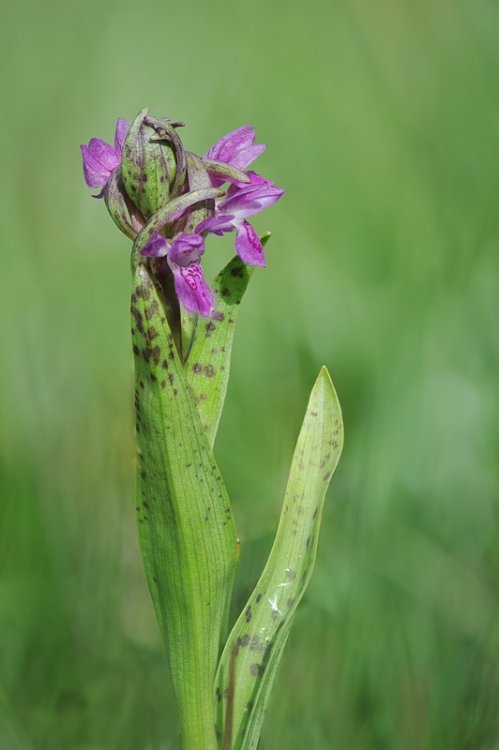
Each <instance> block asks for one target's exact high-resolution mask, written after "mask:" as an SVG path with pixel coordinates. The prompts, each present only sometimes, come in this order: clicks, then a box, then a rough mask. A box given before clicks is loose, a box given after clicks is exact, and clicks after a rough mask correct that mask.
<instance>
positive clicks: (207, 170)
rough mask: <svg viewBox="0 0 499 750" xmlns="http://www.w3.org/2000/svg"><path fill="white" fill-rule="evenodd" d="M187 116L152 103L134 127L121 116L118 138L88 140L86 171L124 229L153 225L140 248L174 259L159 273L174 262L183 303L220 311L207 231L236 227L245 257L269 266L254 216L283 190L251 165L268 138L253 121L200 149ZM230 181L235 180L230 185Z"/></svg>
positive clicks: (205, 310) (192, 308)
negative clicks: (189, 137)
mask: <svg viewBox="0 0 499 750" xmlns="http://www.w3.org/2000/svg"><path fill="white" fill-rule="evenodd" d="M181 124H182V123H176V122H171V121H170V120H168V119H162V120H156V119H154V118H151V117H149V116H148V115H147V114H146V112H145V111H143V112H141V113H140V114H139V115H138V117H137V118H136V120H135V121H134V123H133V124H132V126H131V127H130V126H129V124H128V122H127V121H126V120H123V119H121V118H120V119H118V120H117V122H116V131H115V136H114V146H112V145H110V144H109V143H106V142H105V141H103V140H101V139H100V138H92V139H91V140H90V142H89V143H88V145H87V146H84V145H82V146H81V152H82V156H83V172H84V176H85V181H86V183H87V185H88V186H89V187H91V188H100V189H101V190H100V192H99V193H98V194H97V195H96V196H95V197H96V198H104V199H105V200H106V203H107V205H108V208H109V211H110V213H111V215H112V216H113V218H114V219H115V221H116V223H117V224H118V226H119V227H120V228H121V229H122V230H123V231H124V232H125V234H127V235H128V236H129V237H132V238H135V237H136V236H137V234H139V233H140V232H141V231H143V230H144V229H145V230H146V231H145V234H142V237H146V241H144V242H142V243H141V246H140V254H141V255H142V256H144V257H150V258H164V259H165V261H166V263H167V266H166V265H164V264H163V268H162V269H161V270H160V273H161V272H162V273H165V272H166V273H168V270H167V269H169V270H170V272H171V273H172V274H173V279H174V285H175V291H176V294H177V297H178V299H179V301H180V302H181V304H182V305H183V306H184V308H185V309H186V310H187V311H188V312H191V313H199V314H200V315H203V316H205V317H207V316H209V315H211V313H212V312H213V292H212V290H211V289H210V287H209V286H208V284H207V283H206V281H205V279H204V275H203V270H202V267H201V262H200V259H201V256H202V255H203V253H204V251H205V237H206V235H208V234H216V235H221V234H223V233H225V232H232V231H234V232H235V233H236V239H235V247H236V252H237V254H238V255H239V257H240V258H241V260H243V261H244V262H245V263H247V264H248V265H252V266H265V256H264V252H263V247H262V243H261V241H260V238H259V237H258V234H257V233H256V232H255V230H254V228H253V227H252V225H251V224H250V223H249V221H248V219H249V218H250V217H252V216H255V215H256V214H257V213H259V212H260V211H261V210H263V209H264V208H267V207H268V206H271V205H272V204H273V203H275V202H276V201H278V200H279V198H280V197H281V196H282V195H283V193H284V190H281V189H280V188H278V187H276V185H274V183H272V182H271V181H270V180H266V179H264V178H263V177H261V176H260V175H259V174H257V173H256V172H253V171H247V172H245V171H244V170H246V168H247V167H248V166H249V165H250V164H251V163H252V162H253V161H254V160H255V159H256V158H257V157H258V156H260V154H261V153H262V152H263V151H264V150H265V145H264V144H256V143H255V131H254V129H253V128H252V127H251V126H250V125H245V126H243V127H241V128H238V129H237V130H233V131H232V132H230V133H227V135H225V136H223V138H221V139H220V140H219V141H217V142H216V143H215V144H214V145H213V146H211V148H210V149H208V151H207V153H206V154H205V155H204V156H202V157H200V156H197V155H196V154H194V153H192V152H186V151H185V150H184V147H183V145H182V142H181V140H180V138H179V137H178V134H177V132H176V131H177V128H178V127H180V125H181ZM160 144H162V145H163V146H164V148H163V149H162V150H161V149H160V148H159V146H160ZM150 152H152V153H150ZM154 155H155V156H156V159H155V161H154V168H153V169H150V164H151V162H150V159H151V156H152V158H153V159H154ZM137 181H138V185H137ZM151 183H152V184H151ZM225 183H229V188H228V189H227V190H225V191H224V190H222V189H221V186H222V185H223V184H225ZM214 191H216V192H214ZM190 196H191V197H192V200H190V199H189V197H190ZM180 197H182V200H183V202H182V204H181V207H180V209H179V211H178V212H177V213H173V215H171V214H170V215H168V214H166V217H163V218H162V219H161V220H160V221H159V222H157V221H155V220H154V213H155V212H156V211H158V209H160V208H164V205H165V203H166V202H171V201H173V200H175V199H176V198H180ZM137 199H138V200H137ZM131 203H132V204H133V203H135V205H133V206H131ZM163 219H164V220H163ZM148 224H149V227H150V226H152V227H153V229H154V231H153V232H152V233H149V230H148Z"/></svg>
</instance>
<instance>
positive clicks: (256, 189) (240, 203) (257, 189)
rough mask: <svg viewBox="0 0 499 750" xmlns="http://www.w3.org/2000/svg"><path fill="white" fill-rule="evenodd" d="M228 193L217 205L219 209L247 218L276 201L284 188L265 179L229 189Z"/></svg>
mask: <svg viewBox="0 0 499 750" xmlns="http://www.w3.org/2000/svg"><path fill="white" fill-rule="evenodd" d="M228 194H229V197H228V198H226V199H225V200H224V201H222V202H221V203H220V205H219V206H218V208H219V210H220V211H222V212H224V213H229V214H234V216H235V217H236V219H247V218H249V217H250V216H254V215H255V214H257V213H259V211H262V210H263V209H264V208H268V207H269V206H272V205H273V204H274V203H276V202H277V201H278V200H279V198H281V196H282V195H284V190H282V189H281V188H278V187H277V186H276V185H274V184H273V183H272V182H270V181H267V180H266V181H265V184H261V185H250V186H248V187H242V188H239V190H236V191H232V190H229V193H228Z"/></svg>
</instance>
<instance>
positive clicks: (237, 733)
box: [215, 368, 343, 750]
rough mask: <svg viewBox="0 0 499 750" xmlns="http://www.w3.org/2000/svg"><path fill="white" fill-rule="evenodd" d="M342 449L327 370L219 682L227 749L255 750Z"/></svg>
mask: <svg viewBox="0 0 499 750" xmlns="http://www.w3.org/2000/svg"><path fill="white" fill-rule="evenodd" d="M342 447H343V422H342V417H341V409H340V405H339V402H338V398H337V395H336V392H335V390H334V386H333V384H332V382H331V378H330V377H329V373H328V371H327V370H326V368H322V370H321V372H320V374H319V377H318V378H317V380H316V382H315V385H314V387H313V389H312V393H311V395H310V400H309V403H308V408H307V412H306V414H305V419H304V421H303V425H302V428H301V431H300V435H299V437H298V442H297V445H296V448H295V452H294V455H293V461H292V464H291V471H290V475H289V479H288V484H287V487H286V493H285V497H284V503H283V507H282V511H281V518H280V521H279V526H278V529H277V533H276V537H275V541H274V545H273V547H272V551H271V553H270V555H269V558H268V560H267V564H266V566H265V569H264V571H263V573H262V575H261V577H260V580H259V581H258V583H257V585H256V587H255V589H254V591H253V593H252V594H251V596H250V598H249V600H248V602H247V604H246V606H245V607H244V609H243V611H242V613H241V615H240V616H239V619H238V620H237V622H236V624H235V625H234V627H233V629H232V632H231V634H230V636H229V638H228V640H227V643H226V645H225V648H224V651H223V654H222V657H221V659H220V664H219V668H218V672H217V678H216V682H215V686H216V690H215V695H216V697H217V698H218V714H217V721H218V727H219V732H220V734H221V735H222V736H223V735H224V733H225V736H224V740H223V744H222V747H223V750H255V749H256V747H257V745H258V741H259V737H260V732H261V726H262V722H263V715H264V711H265V708H266V704H267V701H268V697H269V695H270V691H271V688H272V685H273V682H274V677H275V674H276V670H277V667H278V665H279V662H280V658H281V655H282V652H283V649H284V646H285V644H286V641H287V638H288V635H289V632H290V628H291V624H292V619H293V615H294V613H295V611H296V608H297V606H298V603H299V601H300V599H301V598H302V596H303V594H304V592H305V589H306V588H307V585H308V582H309V580H310V577H311V575H312V570H313V567H314V563H315V557H316V551H317V540H318V535H319V527H320V522H321V514H322V508H323V504H324V498H325V495H326V491H327V488H328V486H329V482H330V480H331V477H332V475H333V473H334V471H335V469H336V466H337V464H338V461H339V458H340V455H341V450H342Z"/></svg>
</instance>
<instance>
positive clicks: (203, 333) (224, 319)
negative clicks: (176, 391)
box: [185, 233, 270, 445]
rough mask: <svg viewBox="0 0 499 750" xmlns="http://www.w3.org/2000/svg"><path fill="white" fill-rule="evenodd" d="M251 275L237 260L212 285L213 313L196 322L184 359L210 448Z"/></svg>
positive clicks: (265, 240) (236, 258) (251, 270)
mask: <svg viewBox="0 0 499 750" xmlns="http://www.w3.org/2000/svg"><path fill="white" fill-rule="evenodd" d="M269 237H270V233H268V234H266V235H264V236H263V237H262V238H261V241H262V245H265V244H266V243H267V241H268V239H269ZM253 271H254V269H253V267H252V266H247V265H246V264H245V263H244V262H243V261H242V260H241V259H240V258H239V257H238V256H236V257H234V258H233V259H232V260H231V261H230V262H229V263H228V264H227V265H226V266H225V268H223V269H222V271H221V272H220V273H219V274H218V276H217V277H216V279H215V281H214V283H213V285H212V287H213V292H214V313H213V315H212V317H211V318H199V319H198V320H197V323H196V326H195V328H194V331H193V333H192V340H191V345H190V348H189V351H188V353H187V356H186V358H185V359H186V361H185V370H186V377H187V381H188V383H189V385H190V386H191V388H192V390H193V392H194V397H195V400H196V403H197V405H198V411H199V415H200V417H201V422H202V424H203V427H204V429H205V432H206V435H207V437H208V440H209V442H210V445H213V443H214V442H215V437H216V434H217V429H218V424H219V421H220V416H221V413H222V409H223V405H224V401H225V394H226V392H227V384H228V380H229V372H230V362H231V355H232V342H233V340H234V331H235V328H236V322H237V317H238V313H239V305H240V303H241V300H242V298H243V296H244V293H245V291H246V288H247V286H248V283H249V280H250V278H251V276H252V275H253Z"/></svg>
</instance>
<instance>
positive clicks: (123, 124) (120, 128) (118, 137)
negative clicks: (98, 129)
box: [114, 117, 130, 155]
mask: <svg viewBox="0 0 499 750" xmlns="http://www.w3.org/2000/svg"><path fill="white" fill-rule="evenodd" d="M129 129H130V123H129V122H128V120H123V119H122V118H121V117H118V119H117V120H116V130H115V131H114V148H115V150H116V152H117V153H118V154H120V155H121V150H122V148H123V144H124V142H125V138H126V137H127V135H128V130H129Z"/></svg>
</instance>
